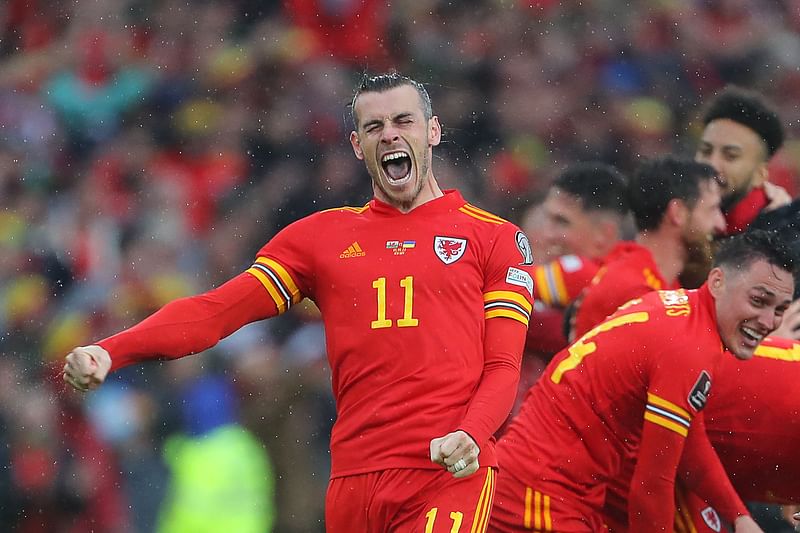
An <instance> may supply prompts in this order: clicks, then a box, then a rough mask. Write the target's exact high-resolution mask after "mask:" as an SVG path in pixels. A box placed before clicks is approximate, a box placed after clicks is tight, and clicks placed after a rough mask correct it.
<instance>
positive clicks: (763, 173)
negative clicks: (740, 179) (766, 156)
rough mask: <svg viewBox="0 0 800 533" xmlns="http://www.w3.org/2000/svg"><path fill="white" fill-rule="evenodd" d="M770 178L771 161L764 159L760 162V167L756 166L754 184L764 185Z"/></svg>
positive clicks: (755, 185)
mask: <svg viewBox="0 0 800 533" xmlns="http://www.w3.org/2000/svg"><path fill="white" fill-rule="evenodd" d="M768 179H769V161H763V162H761V163H759V165H758V168H756V171H755V176H754V177H753V183H752V185H753V187H758V186H759V185H763V183H764V182H765V181H767V180H768Z"/></svg>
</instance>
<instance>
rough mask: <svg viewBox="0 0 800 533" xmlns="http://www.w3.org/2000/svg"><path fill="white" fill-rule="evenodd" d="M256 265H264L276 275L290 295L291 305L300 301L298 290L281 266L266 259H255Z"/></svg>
mask: <svg viewBox="0 0 800 533" xmlns="http://www.w3.org/2000/svg"><path fill="white" fill-rule="evenodd" d="M256 264H260V265H265V266H267V267H268V268H270V269H271V270H272V271H273V272H274V273H275V274H277V275H278V277H279V278H280V282H281V283H282V285H283V287H284V288H285V289H286V290H287V291H288V292H289V294H290V295H291V301H292V303H295V304H296V303H298V302H299V301H300V300H302V298H301V297H300V289H298V288H297V284H296V283H295V282H294V280H293V279H292V276H291V275H289V272H287V271H286V269H285V268H283V265H281V264H280V263H278V262H277V261H274V260H272V259H270V258H268V257H259V258H258V259H256ZM253 266H255V265H253ZM276 281H277V280H276Z"/></svg>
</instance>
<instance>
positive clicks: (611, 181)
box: [552, 161, 629, 217]
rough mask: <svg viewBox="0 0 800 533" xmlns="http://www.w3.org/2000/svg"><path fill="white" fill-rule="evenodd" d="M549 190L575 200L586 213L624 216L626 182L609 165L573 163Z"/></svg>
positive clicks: (594, 162)
mask: <svg viewBox="0 0 800 533" xmlns="http://www.w3.org/2000/svg"><path fill="white" fill-rule="evenodd" d="M552 186H553V187H556V188H558V189H561V190H562V191H564V192H566V193H568V194H570V195H572V196H574V197H576V198H577V199H578V200H579V201H580V202H581V204H582V205H583V208H584V209H586V210H587V211H609V212H612V213H616V214H618V215H620V216H623V217H624V216H626V215H627V214H628V210H629V207H628V178H627V177H625V176H624V175H623V174H622V173H621V172H620V171H619V170H617V169H616V168H615V167H613V166H611V165H607V164H605V163H601V162H598V161H587V162H583V163H575V164H574V165H570V166H569V167H567V168H566V169H564V171H563V172H561V174H559V175H558V176H557V177H556V179H555V180H554V181H553V184H552Z"/></svg>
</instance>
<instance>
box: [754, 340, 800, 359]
mask: <svg viewBox="0 0 800 533" xmlns="http://www.w3.org/2000/svg"><path fill="white" fill-rule="evenodd" d="M755 355H756V357H765V358H767V359H777V360H779V361H800V344H793V345H792V347H791V348H779V347H777V346H764V345H760V346H758V348H756V352H755Z"/></svg>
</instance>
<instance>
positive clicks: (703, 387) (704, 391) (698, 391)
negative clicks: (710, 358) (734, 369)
mask: <svg viewBox="0 0 800 533" xmlns="http://www.w3.org/2000/svg"><path fill="white" fill-rule="evenodd" d="M709 392H711V376H710V375H709V374H708V372H706V371H705V370H703V371H702V372H700V376H699V377H698V378H697V381H696V382H695V384H694V387H692V391H691V392H690V393H689V398H688V400H689V405H691V406H692V407H694V408H695V410H697V411H700V410H702V409H703V407H705V406H706V402H707V401H708V394H709Z"/></svg>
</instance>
